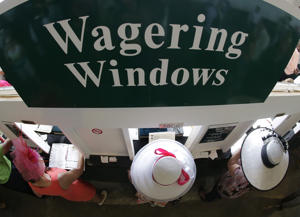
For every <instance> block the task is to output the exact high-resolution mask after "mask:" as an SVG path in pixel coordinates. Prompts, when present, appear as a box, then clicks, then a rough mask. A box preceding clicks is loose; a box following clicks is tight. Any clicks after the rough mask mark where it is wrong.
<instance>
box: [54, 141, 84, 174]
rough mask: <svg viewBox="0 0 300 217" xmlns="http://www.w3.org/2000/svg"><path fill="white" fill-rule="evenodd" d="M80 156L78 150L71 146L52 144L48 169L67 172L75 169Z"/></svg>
mask: <svg viewBox="0 0 300 217" xmlns="http://www.w3.org/2000/svg"><path fill="white" fill-rule="evenodd" d="M80 156H81V154H80V152H79V150H78V149H77V148H76V146H75V145H73V144H65V143H53V144H52V148H51V152H50V159H49V167H51V168H52V167H55V168H61V169H67V170H70V169H76V168H77V167H78V161H79V159H80Z"/></svg>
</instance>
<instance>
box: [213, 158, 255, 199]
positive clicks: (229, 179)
mask: <svg viewBox="0 0 300 217" xmlns="http://www.w3.org/2000/svg"><path fill="white" fill-rule="evenodd" d="M238 164H239V165H240V166H239V167H238V168H236V169H235V171H234V176H231V174H230V173H229V171H227V172H226V173H225V174H224V175H223V176H222V177H221V180H220V182H219V184H218V192H219V194H220V195H221V197H223V198H231V199H234V198H238V197H240V196H242V195H243V194H245V193H247V192H248V191H249V190H250V185H249V182H248V181H247V179H246V177H245V175H244V173H243V170H242V167H241V161H240V160H239V162H238Z"/></svg>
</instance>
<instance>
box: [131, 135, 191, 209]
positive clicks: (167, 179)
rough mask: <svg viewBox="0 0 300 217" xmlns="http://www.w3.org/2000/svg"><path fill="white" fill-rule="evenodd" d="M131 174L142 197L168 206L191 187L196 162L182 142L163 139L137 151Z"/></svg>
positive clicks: (133, 182)
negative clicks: (168, 203) (169, 202)
mask: <svg viewBox="0 0 300 217" xmlns="http://www.w3.org/2000/svg"><path fill="white" fill-rule="evenodd" d="M130 177H131V182H132V184H133V185H134V187H135V188H136V190H137V192H138V195H139V196H141V198H142V200H144V201H147V202H150V201H154V202H157V203H156V205H161V206H164V205H165V204H166V203H167V202H168V201H173V200H176V199H178V198H180V197H182V196H183V195H184V194H185V193H187V192H188V191H189V189H190V188H191V187H192V185H193V183H194V181H195V178H196V165H195V162H194V159H193V157H192V155H191V153H190V152H189V151H188V149H187V148H185V147H184V146H183V145H182V144H181V143H179V142H176V141H174V140H168V139H159V140H155V141H153V142H151V143H149V144H147V145H146V146H145V147H143V148H142V149H141V150H140V151H139V152H138V153H137V154H136V156H135V158H134V160H133V162H132V165H131V170H130Z"/></svg>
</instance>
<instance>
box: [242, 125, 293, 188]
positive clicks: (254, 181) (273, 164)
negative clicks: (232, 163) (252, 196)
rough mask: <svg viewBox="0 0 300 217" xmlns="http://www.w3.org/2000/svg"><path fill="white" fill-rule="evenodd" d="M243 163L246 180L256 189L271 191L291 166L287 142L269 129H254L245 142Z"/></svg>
mask: <svg viewBox="0 0 300 217" xmlns="http://www.w3.org/2000/svg"><path fill="white" fill-rule="evenodd" d="M241 163H242V169H243V172H244V174H245V177H246V179H247V180H248V182H249V183H250V184H251V185H252V186H253V187H254V188H256V189H258V190H261V191H267V190H271V189H273V188H275V187H276V186H278V185H279V184H280V182H281V181H282V180H283V178H284V177H285V175H286V172H287V169H288V165H289V153H288V145H287V142H285V141H284V140H283V139H282V138H281V137H280V136H279V135H278V134H277V133H276V132H275V131H273V130H271V129H269V128H257V129H254V130H253V131H251V132H250V133H249V134H248V135H247V137H246V138H245V140H244V142H243V145H242V149H241Z"/></svg>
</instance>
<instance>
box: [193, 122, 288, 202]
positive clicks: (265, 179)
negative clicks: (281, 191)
mask: <svg viewBox="0 0 300 217" xmlns="http://www.w3.org/2000/svg"><path fill="white" fill-rule="evenodd" d="M288 163H289V155H288V145H287V142H286V141H285V139H284V138H282V137H281V136H279V135H278V134H277V133H276V132H275V131H273V130H272V129H269V128H266V127H259V128H256V129H253V130H252V131H250V132H249V133H248V134H247V136H246V137H245V139H244V141H243V144H242V147H241V149H240V150H239V151H238V152H237V153H235V154H234V155H233V156H232V157H231V159H230V160H229V161H228V171H227V172H226V173H225V174H224V175H223V176H222V178H221V179H220V181H219V182H218V183H217V184H216V185H215V187H214V189H213V190H212V191H211V192H210V193H207V194H205V193H204V192H202V191H201V189H200V192H199V194H200V197H201V199H202V200H204V201H212V200H214V199H217V198H231V199H234V198H238V197H240V196H242V195H244V194H245V193H247V192H249V191H250V190H251V189H252V188H254V189H257V190H260V191H268V190H271V189H273V188H275V187H276V186H278V185H279V184H280V182H281V181H282V180H283V178H284V176H285V174H286V171H287V168H288Z"/></svg>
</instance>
